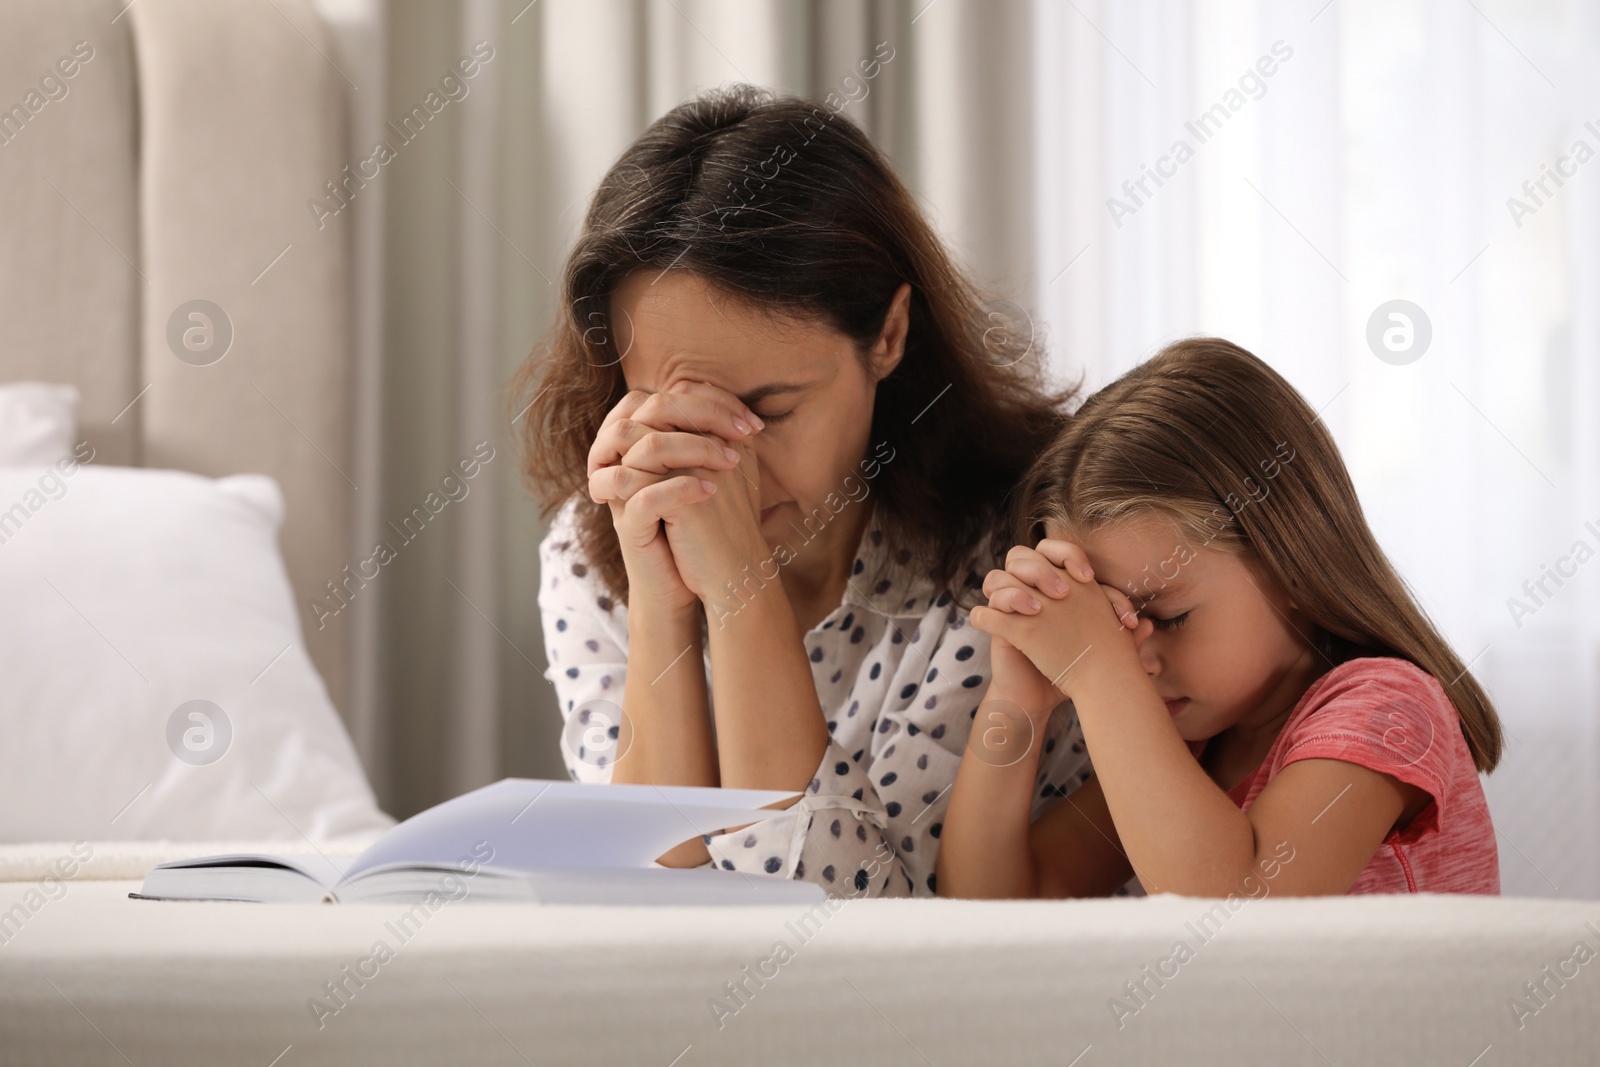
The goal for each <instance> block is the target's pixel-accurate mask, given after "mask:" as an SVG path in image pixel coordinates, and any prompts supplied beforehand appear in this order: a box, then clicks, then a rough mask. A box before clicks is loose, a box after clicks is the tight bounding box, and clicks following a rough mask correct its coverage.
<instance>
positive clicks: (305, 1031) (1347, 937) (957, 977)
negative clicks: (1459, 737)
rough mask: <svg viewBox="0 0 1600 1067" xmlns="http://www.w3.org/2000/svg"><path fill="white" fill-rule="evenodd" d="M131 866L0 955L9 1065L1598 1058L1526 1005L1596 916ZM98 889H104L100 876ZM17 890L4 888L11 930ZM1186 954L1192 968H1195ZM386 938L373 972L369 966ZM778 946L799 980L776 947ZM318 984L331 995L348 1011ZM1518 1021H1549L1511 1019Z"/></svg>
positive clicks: (1544, 904) (155, 852)
mask: <svg viewBox="0 0 1600 1067" xmlns="http://www.w3.org/2000/svg"><path fill="white" fill-rule="evenodd" d="M214 844H217V845H221V844H222V843H214ZM63 847H65V846H43V847H32V848H31V849H29V850H25V849H24V848H23V846H10V848H9V849H7V850H4V851H5V852H6V853H8V855H7V856H6V857H5V859H4V862H5V863H6V864H7V867H6V868H0V869H9V870H10V871H11V873H12V874H14V875H15V874H21V873H23V872H24V871H26V870H32V871H35V872H36V871H38V870H40V869H42V865H43V864H47V863H48V862H49V861H50V859H51V858H53V852H52V850H53V849H59V848H63ZM133 847H134V846H128V845H106V846H101V847H100V848H98V849H97V850H96V854H95V857H94V859H92V860H91V861H90V863H89V865H88V866H87V867H86V868H85V870H84V871H83V873H82V874H81V875H80V876H79V877H78V878H75V879H73V880H71V881H70V882H67V883H65V889H64V891H63V892H61V893H60V894H59V895H58V897H57V899H54V900H52V901H50V902H49V903H48V904H47V905H45V906H44V907H42V908H40V909H39V910H38V911H37V912H36V913H35V914H33V915H32V917H31V918H30V919H29V920H28V922H27V924H26V926H25V928H23V929H21V930H19V931H17V932H16V933H15V934H14V935H13V936H12V937H11V938H10V940H8V941H6V942H5V943H4V944H3V945H0V1005H3V1009H0V1050H3V1059H4V1060H5V1062H7V1063H29V1064H34V1063H38V1064H43V1063H62V1064H91V1063H121V1062H124V1061H126V1062H131V1063H133V1064H137V1065H139V1067H144V1065H146V1064H153V1063H163V1064H171V1065H183V1064H197V1065H199V1064H205V1065H207V1067H223V1065H232V1064H240V1065H249V1067H268V1065H270V1064H274V1063H277V1064H281V1065H283V1067H289V1065H292V1064H314V1063H326V1064H349V1063H385V1064H393V1065H403V1064H434V1063H486V1064H487V1063H520V1062H528V1063H533V1064H539V1065H544V1064H555V1063H562V1064H608V1065H609V1064H622V1063H633V1064H646V1065H649V1064H655V1065H658V1067H668V1065H669V1064H674V1063H677V1064H682V1065H688V1064H704V1063H726V1064H753V1063H772V1064H789V1063H796V1064H798V1063H824V1062H826V1063H885V1064H888V1063H906V1064H910V1063H923V1062H927V1063H934V1064H969V1063H1016V1064H1029V1065H1034V1064H1057V1065H1065V1064H1079V1065H1082V1067H1089V1065H1092V1064H1130V1065H1146V1064H1156V1063H1185V1064H1189V1063H1194V1064H1224V1065H1230V1067H1250V1065H1256V1064H1260V1065H1278V1064H1291V1063H1304V1064H1323V1063H1335V1064H1406V1065H1418V1064H1439V1065H1456V1067H1467V1065H1469V1064H1482V1065H1487V1064H1519V1065H1535V1064H1551V1065H1558V1064H1559V1065H1573V1067H1576V1065H1581V1064H1592V1063H1595V1062H1596V1061H1597V1058H1600V961H1596V962H1591V963H1589V964H1586V965H1584V964H1577V963H1572V964H1570V965H1568V967H1569V972H1570V971H1572V970H1576V972H1577V973H1576V976H1575V977H1572V978H1570V979H1569V980H1566V982H1565V988H1558V987H1557V986H1556V985H1555V984H1554V983H1553V982H1551V983H1549V985H1548V988H1549V989H1550V991H1551V993H1550V995H1549V997H1548V1003H1547V1004H1546V1005H1544V1006H1542V1007H1541V1006H1539V1004H1538V1002H1537V1001H1533V1000H1530V999H1529V998H1528V997H1527V996H1526V993H1525V992H1524V989H1523V985H1524V983H1526V982H1530V981H1537V980H1540V979H1541V978H1542V977H1544V975H1543V974H1542V969H1543V968H1545V967H1547V966H1548V967H1549V968H1551V971H1552V972H1556V971H1557V970H1558V968H1560V967H1562V966H1563V961H1564V960H1568V959H1569V958H1570V957H1572V955H1573V947H1574V945H1575V944H1576V943H1577V942H1579V941H1584V942H1586V943H1587V944H1588V945H1589V946H1590V947H1591V948H1594V947H1596V946H1600V906H1596V905H1595V904H1593V903H1587V902H1575V901H1545V900H1526V899H1511V898H1485V897H1462V896H1420V897H1387V898H1383V897H1340V898H1332V899H1288V898H1285V899H1272V898H1267V899H1263V900H1238V901H1235V902H1233V907H1234V908H1235V909H1236V910H1230V905H1229V903H1228V902H1225V901H1206V900H1200V899H1197V898H1190V897H1179V896H1174V895H1171V894H1160V895H1157V896H1155V897H1150V898H1144V899H1125V898H1124V899H1107V900H1095V901H1068V902H1012V903H997V902H975V901H946V900H862V901H837V902H835V906H836V908H837V910H836V911H828V910H826V909H823V910H819V911H818V912H817V913H816V914H814V915H812V916H811V917H809V918H808V917H807V915H806V913H805V912H804V911H803V909H799V908H794V907H754V908H752V907H747V908H602V907H593V908H588V907H584V908H574V907H537V906H526V905H492V904H479V905H474V904H472V903H470V902H465V901H464V902H461V903H457V904H445V905H444V906H442V907H440V908H439V909H438V910H437V911H435V912H433V913H427V911H426V909H423V912H422V913H420V914H419V913H413V917H412V918H411V919H410V920H409V921H406V920H404V919H403V918H402V913H404V912H405V911H406V909H403V908H400V907H398V906H383V905H337V906H335V905H251V904H189V903H166V902H156V901H141V900H130V899H128V896H127V894H128V892H129V891H131V890H133V889H135V888H136V887H137V885H138V882H137V881H132V880H126V879H124V878H122V877H121V876H124V875H127V874H129V873H130V872H131V871H133V870H136V869H139V868H140V867H142V866H144V865H145V864H147V863H148V862H150V861H152V860H154V859H156V858H161V857H162V856H164V855H166V854H167V853H169V852H171V853H172V854H177V853H176V852H175V851H173V849H172V846H167V847H166V848H162V847H152V846H149V845H141V846H137V848H138V850H139V852H138V856H137V858H136V859H131V864H130V862H129V861H130V858H131V857H130V856H129V855H128V854H127V853H128V850H129V849H130V848H133ZM200 847H201V848H203V849H206V850H210V849H211V848H212V847H213V846H212V845H210V844H207V845H202V846H200ZM227 847H232V845H228V846H227ZM25 853H26V854H25ZM30 856H31V858H30ZM28 863H32V864H33V866H32V867H31V868H29V867H27V866H26V865H27V864H28ZM97 865H98V866H97ZM99 875H111V876H114V877H113V879H112V880H103V881H102V880H92V878H93V877H97V876H99ZM30 884H32V883H21V882H12V883H9V884H6V885H3V886H0V911H3V910H4V909H5V908H8V907H10V906H11V905H12V904H13V902H15V901H16V900H17V899H19V896H20V893H21V892H22V891H23V890H24V889H25V888H26V886H27V885H30ZM1588 924H1594V925H1593V926H1590V925H1588ZM397 931H398V932H399V933H400V934H403V935H404V939H403V940H402V938H401V937H400V936H397ZM1202 934H1203V935H1204V938H1203V939H1202V937H1201V936H1200V935H1202ZM1180 939H1181V940H1184V941H1185V942H1187V943H1188V944H1189V945H1190V947H1191V948H1192V949H1193V953H1192V956H1191V957H1190V958H1188V959H1187V960H1186V961H1182V962H1180V961H1179V960H1178V959H1177V957H1176V956H1175V953H1174V946H1175V943H1176V942H1177V941H1178V940H1180ZM378 941H383V942H385V943H386V944H387V945H388V946H389V948H390V949H391V951H392V956H390V958H387V959H383V958H382V954H381V953H376V952H375V947H374V946H375V944H376V943H377V942H378ZM779 941H783V942H785V943H786V944H787V945H788V947H789V949H790V950H791V951H792V956H789V957H787V958H785V957H784V954H783V953H781V952H777V951H775V945H776V943H777V942H779ZM1164 959H1170V960H1171V962H1169V963H1166V964H1163V962H1162V961H1163V960H1164ZM363 961H370V962H363ZM1147 967H1148V968H1149V969H1150V970H1149V971H1146V970H1145V969H1146V968H1147ZM746 968H748V970H747V969H746ZM351 974H354V975H355V978H351V977H349V976H350V975H351ZM752 974H753V975H755V977H754V978H751V977H748V976H749V975H752ZM763 974H764V975H765V976H766V977H762V975H763ZM1148 974H1154V975H1156V977H1157V978H1160V984H1159V985H1158V984H1157V982H1156V980H1155V979H1151V978H1148V977H1146V976H1147V975H1148ZM1163 974H1164V975H1165V977H1162V975H1163ZM363 975H365V977H363ZM1140 980H1144V981H1146V983H1147V988H1148V989H1149V990H1150V995H1149V996H1148V997H1147V998H1145V999H1144V1000H1143V1001H1142V1002H1141V1000H1139V999H1136V998H1134V997H1132V996H1130V995H1129V994H1128V992H1127V991H1126V990H1125V989H1124V983H1126V982H1137V981H1140ZM741 981H742V982H744V983H745V988H746V990H748V992H747V994H746V995H745V996H744V997H743V999H742V1000H735V999H733V998H732V997H730V996H729V994H728V992H727V987H726V985H725V983H730V982H732V983H738V982H741ZM329 982H335V983H337V982H343V983H344V988H345V989H346V991H347V992H346V993H345V994H344V996H343V997H342V998H339V999H336V998H334V997H333V996H331V995H330V994H329V993H328V991H327V988H326V986H325V983H329ZM1516 997H1521V998H1522V999H1523V1000H1525V1001H1526V1002H1527V1003H1528V1004H1529V1005H1531V1006H1534V1007H1538V1008H1539V1010H1538V1011H1537V1012H1535V1013H1525V1014H1524V1016H1523V1017H1522V1018H1521V1019H1520V1020H1519V1019H1518V1018H1517V1017H1516V1016H1515V1015H1514V1013H1513V1011H1512V1010H1511V1008H1510V1006H1509V1004H1510V1002H1511V1000H1512V999H1513V998H1516ZM718 999H720V1001H721V1003H722V1008H721V1009H720V1010H718V1009H717V1008H715V1007H714V1002H715V1001H716V1000H718ZM1114 999H1115V1000H1121V1001H1122V1002H1123V1004H1124V1008H1123V1009H1122V1010H1121V1011H1120V1013H1119V1012H1117V1011H1114V1010H1113V1005H1112V1002H1113V1000H1114ZM317 1001H320V1002H321V1003H322V1005H323V1007H322V1009H320V1010H318V1009H317V1008H316V1007H315V1006H314V1003H315V1002H317ZM1119 1014H1120V1019H1119V1017H1118V1016H1119ZM1519 1021H1520V1022H1521V1023H1522V1024H1523V1025H1521V1026H1519V1025H1518V1023H1519ZM1119 1023H1120V1025H1119ZM280 1057H281V1058H280Z"/></svg>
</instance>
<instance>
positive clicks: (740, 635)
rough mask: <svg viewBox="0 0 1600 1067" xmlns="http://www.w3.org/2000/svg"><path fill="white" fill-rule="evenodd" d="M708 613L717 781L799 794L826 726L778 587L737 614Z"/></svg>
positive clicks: (818, 755) (824, 742)
mask: <svg viewBox="0 0 1600 1067" xmlns="http://www.w3.org/2000/svg"><path fill="white" fill-rule="evenodd" d="M713 611H714V614H715V619H714V621H712V623H711V625H710V626H709V628H708V629H709V633H710V644H711V687H712V691H713V693H714V694H715V697H716V699H715V709H714V712H713V713H714V714H715V715H716V718H717V759H718V761H719V764H720V769H721V774H722V784H723V785H724V786H727V787H728V788H730V789H794V790H802V789H805V788H806V786H807V785H809V784H810V782H811V778H812V776H813V775H814V774H816V771H817V766H818V765H819V764H820V763H821V762H822V753H823V752H824V751H825V750H826V749H827V747H828V727H827V724H826V722H824V720H823V715H822V703H821V701H819V700H818V698H817V686H816V682H815V680H813V678H812V677H811V665H810V663H809V661H808V660H807V659H806V650H805V642H804V639H803V635H802V634H801V633H800V631H799V627H798V625H797V624H796V622H795V619H794V611H793V610H792V609H791V608H790V606H789V599H788V597H787V596H786V595H785V594H784V592H783V587H782V585H781V584H779V583H777V582H773V583H770V584H769V585H768V586H766V587H765V588H762V589H760V590H759V591H757V592H756V594H755V595H754V596H753V597H752V598H751V599H750V600H749V601H747V602H745V603H744V604H742V606H741V607H740V608H739V610H738V611H737V612H727V611H722V610H716V609H713Z"/></svg>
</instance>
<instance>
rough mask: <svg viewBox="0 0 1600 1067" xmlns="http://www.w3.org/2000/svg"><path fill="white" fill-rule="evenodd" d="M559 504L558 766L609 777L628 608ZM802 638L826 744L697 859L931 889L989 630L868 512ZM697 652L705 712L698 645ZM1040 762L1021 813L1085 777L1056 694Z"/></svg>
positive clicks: (979, 691)
mask: <svg viewBox="0 0 1600 1067" xmlns="http://www.w3.org/2000/svg"><path fill="white" fill-rule="evenodd" d="M573 513H574V507H573V504H572V503H569V504H568V505H566V506H565V507H563V508H562V509H561V511H559V512H558V513H557V515H556V516H555V519H554V521H553V523H552V525H551V528H550V531H549V533H548V534H547V535H546V536H545V538H544V540H543V542H542V543H541V544H540V546H539V562H540V566H541V572H540V580H539V597H538V602H539V608H540V611H541V613H542V617H543V626H544V640H545V651H546V654H547V656H548V658H549V661H550V666H549V668H548V669H547V670H546V671H545V677H546V678H548V679H549V680H550V681H551V682H552V683H553V684H554V686H555V690H556V696H557V698H558V700H559V702H560V707H561V713H562V716H563V718H564V719H565V720H566V723H567V728H566V729H565V730H564V731H563V733H562V742H561V755H562V759H563V760H564V761H565V763H566V766H567V771H568V774H569V775H571V777H572V778H573V779H574V780H576V781H583V782H608V781H610V779H611V766H610V760H609V756H610V754H611V753H610V747H611V744H614V738H615V737H616V735H617V727H616V726H615V725H610V726H609V728H607V727H606V726H605V724H608V723H612V724H614V723H615V722H616V717H617V712H616V708H617V705H619V704H620V703H621V699H622V690H623V682H624V679H625V677H626V672H627V669H628V620H627V607H626V606H625V605H623V604H620V603H617V602H616V601H614V600H613V599H612V598H611V597H610V596H609V595H608V594H607V592H606V590H605V588H604V586H603V585H601V584H600V582H599V580H598V578H597V576H596V575H595V573H594V572H593V571H591V570H590V568H589V567H588V566H587V564H586V562H585V561H584V560H583V558H582V557H581V556H580V555H579V550H578V547H577V541H576V538H575V536H574V529H573V525H572V517H573ZM967 580H968V581H969V582H971V583H973V584H974V585H976V584H979V583H981V581H982V575H981V574H980V573H978V572H977V571H969V572H968V576H967ZM804 641H805V648H806V654H807V656H808V658H809V659H810V662H811V674H812V678H813V679H814V680H815V682H816V686H817V696H818V697H819V700H820V703H821V705H822V711H823V714H824V715H825V716H826V718H827V723H828V733H829V734H830V735H831V739H830V741H829V743H828V747H827V750H826V751H825V752H824V753H823V756H822V761H821V763H820V764H818V766H817V770H816V773H815V775H814V776H813V778H812V780H811V783H810V785H809V786H808V787H807V790H806V793H805V795H804V797H803V798H802V799H801V800H799V801H797V802H796V803H795V804H794V805H793V806H791V807H789V808H787V809H784V810H782V811H779V812H776V813H775V814H774V815H773V816H772V817H771V818H768V819H764V820H762V821H760V822H757V823H754V824H752V825H750V826H747V827H744V828H742V829H739V830H736V831H734V832H732V833H722V834H711V835H706V836H705V838H704V840H705V843H706V847H707V851H708V852H709V853H710V855H711V860H710V864H709V865H716V866H719V867H721V868H724V869H726V870H729V871H743V872H746V873H762V874H773V875H781V876H783V877H787V878H803V879H805V880H807V881H812V882H816V883H818V884H819V885H821V886H822V887H823V888H824V889H825V890H827V891H828V892H829V893H830V894H831V895H834V896H932V895H933V893H934V889H935V881H934V859H935V857H936V855H937V852H938V847H939V834H940V831H941V830H942V829H943V818H944V812H945V809H946V807H947V806H948V804H949V800H950V786H951V784H952V783H953V782H954V781H955V775H956V768H957V766H958V765H959V763H960V761H961V755H962V753H963V751H965V749H966V744H967V734H968V732H969V730H970V729H971V727H972V723H973V720H974V717H975V716H976V713H977V707H978V703H979V701H980V700H981V699H982V698H983V694H984V691H985V690H986V689H987V688H988V684H989V677H990V667H989V635H988V634H985V633H983V632H982V631H980V630H977V629H976V628H974V627H972V626H971V625H969V624H968V622H967V612H966V611H965V610H962V609H961V608H959V607H957V606H956V605H955V604H954V603H953V602H952V601H951V599H950V597H949V595H948V594H945V593H936V592H935V590H934V587H933V582H932V580H931V579H930V578H927V577H925V576H922V575H917V574H913V573H910V572H909V571H907V570H906V569H905V568H904V567H903V566H902V565H901V561H900V560H899V559H897V558H891V555H890V552H889V550H888V548H887V547H886V546H885V544H884V537H883V532H882V531H881V529H879V527H878V524H877V521H876V516H874V517H873V519H872V520H870V521H869V525H868V528H867V529H866V530H865V531H864V532H863V534H862V538H861V542H860V544H859V545H858V546H857V548H856V556H855V561H854V563H853V564H852V567H851V576H850V580H849V582H848V584H847V585H846V588H845V593H844V598H843V600H842V601H841V603H840V604H839V606H838V608H836V609H835V610H834V611H833V612H831V613H830V614H829V615H828V616H827V617H826V618H824V619H823V620H822V621H821V622H819V623H818V624H817V625H816V626H814V627H813V628H812V629H811V630H810V631H808V632H807V633H806V635H805V638H804ZM705 648H707V646H706V645H704V644H703V645H702V649H705ZM703 659H704V666H705V670H706V688H707V693H708V701H709V702H710V703H711V706H712V707H713V708H714V707H715V702H714V701H715V698H714V695H713V694H711V661H710V654H709V651H704V652H703ZM575 719H576V720H577V721H574V720H575ZM608 742H609V743H608ZM589 743H595V744H596V745H597V747H598V748H599V749H600V751H594V750H592V749H591V747H590V744H589ZM1040 768H1041V769H1040V772H1039V777H1038V780H1037V782H1036V790H1035V793H1034V803H1033V817H1034V818H1035V819H1037V818H1038V817H1039V815H1040V814H1042V813H1043V812H1044V811H1045V810H1048V809H1049V808H1050V807H1051V806H1053V805H1054V804H1055V803H1056V802H1058V800H1059V798H1060V797H1062V796H1065V795H1066V794H1067V793H1069V792H1071V791H1072V790H1073V789H1076V788H1077V787H1078V786H1079V785H1080V784H1082V782H1083V781H1084V780H1085V779H1087V778H1088V776H1089V774H1090V773H1091V767H1090V763H1089V758H1088V755H1087V753H1086V752H1085V750H1084V744H1083V734H1082V732H1081V730H1080V728H1079V725H1078V719H1077V716H1076V715H1075V714H1074V713H1073V712H1072V706H1071V704H1070V703H1064V704H1062V705H1061V706H1060V707H1058V708H1057V709H1056V711H1055V714H1053V715H1052V716H1051V718H1050V721H1049V723H1048V725H1047V727H1046V731H1045V737H1044V753H1043V757H1042V761H1041V764H1040ZM1129 884H1130V886H1135V887H1136V886H1137V880H1136V879H1135V880H1133V881H1132V882H1130V883H1129ZM1127 892H1128V887H1124V888H1123V889H1121V890H1118V893H1119V895H1120V894H1126V893H1127Z"/></svg>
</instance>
